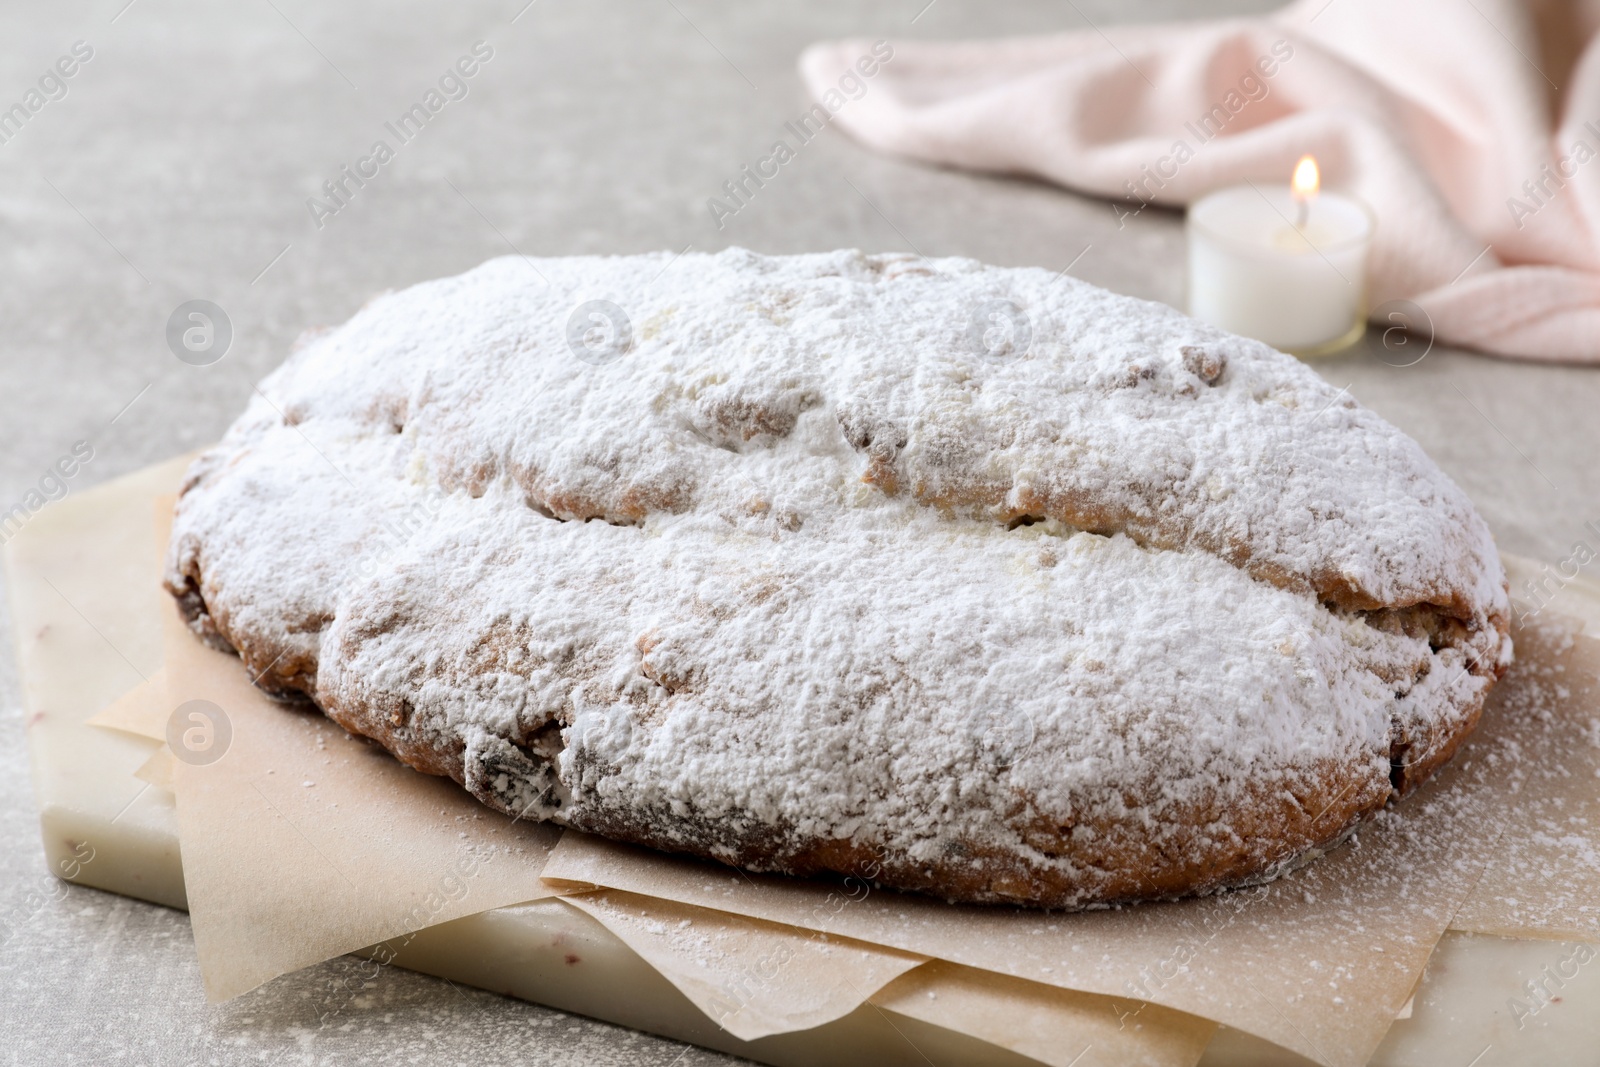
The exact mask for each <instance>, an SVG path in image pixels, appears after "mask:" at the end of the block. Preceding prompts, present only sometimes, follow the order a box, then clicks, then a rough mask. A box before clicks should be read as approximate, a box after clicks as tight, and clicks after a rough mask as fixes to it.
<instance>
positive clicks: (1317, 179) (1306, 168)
mask: <svg viewBox="0 0 1600 1067" xmlns="http://www.w3.org/2000/svg"><path fill="white" fill-rule="evenodd" d="M1289 186H1290V188H1292V189H1293V190H1294V196H1295V199H1296V200H1301V201H1305V200H1310V199H1311V198H1312V197H1314V196H1316V195H1317V190H1318V189H1321V188H1322V172H1321V171H1319V170H1318V169H1317V157H1316V156H1310V155H1306V156H1301V157H1300V162H1298V163H1296V164H1295V165H1294V178H1293V179H1292V180H1291V181H1290V182H1289Z"/></svg>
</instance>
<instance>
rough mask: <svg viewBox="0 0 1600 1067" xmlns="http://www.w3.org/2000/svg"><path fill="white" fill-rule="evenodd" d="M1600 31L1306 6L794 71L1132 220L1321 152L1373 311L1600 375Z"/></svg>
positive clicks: (861, 129) (844, 101)
mask: <svg viewBox="0 0 1600 1067" xmlns="http://www.w3.org/2000/svg"><path fill="white" fill-rule="evenodd" d="M1597 27H1600V2H1596V0H1587V2H1580V0H1544V2H1534V0H1530V2H1529V3H1527V4H1520V3H1517V2H1515V0H1403V2H1395V0H1304V2H1300V3H1294V4H1291V5H1289V6H1288V7H1286V8H1283V9H1282V10H1280V11H1278V12H1277V13H1275V14H1273V15H1271V16H1268V17H1264V18H1246V19H1230V20H1226V21H1220V22H1207V23H1188V24H1168V25H1157V26H1148V25H1145V26H1140V25H1135V26H1106V27H1104V28H1103V29H1100V28H1094V27H1090V28H1087V29H1083V30H1080V31H1077V32H1073V33H1067V34H1062V35H1059V36H1051V37H1042V38H1036V39H1015V40H994V41H974V42H928V41H919V42H894V43H893V45H892V54H891V55H890V56H889V58H888V59H887V60H885V59H883V52H884V51H886V50H887V49H884V48H883V47H882V46H881V44H880V49H879V51H878V52H876V53H874V52H873V48H872V45H871V44H870V43H868V42H864V41H842V42H829V43H823V44H817V45H814V46H812V47H811V48H809V49H807V51H806V52H805V54H804V55H803V56H802V57H801V61H800V67H801V73H802V76H803V77H804V79H805V81H806V85H807V87H808V89H809V90H810V92H811V94H812V95H813V97H815V99H817V100H818V101H819V102H820V104H819V106H822V107H824V108H825V109H826V110H827V111H829V112H830V113H831V116H830V119H829V121H832V122H836V123H837V124H838V125H839V126H840V127H842V128H843V129H845V130H846V131H847V132H849V133H850V134H851V135H852V136H853V137H855V138H856V139H858V140H860V141H861V142H863V143H864V144H866V145H869V146H871V147H873V148H876V149H879V150H881V151H885V152H892V153H896V154H899V155H904V156H910V157H913V158H916V159H922V160H927V161H929V162H933V163H940V164H947V165H951V166H957V167H967V168H971V169H974V170H985V171H999V172H1005V173H1013V174H1029V175H1035V176H1038V177H1041V178H1045V179H1048V180H1050V181H1054V182H1059V183H1061V184H1062V185H1067V186H1071V187H1072V188H1074V189H1079V190H1082V191H1085V192H1090V193H1096V194H1099V195H1102V196H1106V197H1112V198H1114V199H1113V201H1112V204H1111V210H1113V211H1114V212H1115V213H1116V214H1117V215H1118V217H1119V218H1122V217H1124V216H1126V215H1127V214H1129V213H1131V212H1136V211H1139V210H1141V208H1142V206H1143V205H1145V204H1147V203H1156V204H1164V205H1181V204H1186V203H1189V202H1190V201H1192V200H1195V199H1197V198H1199V197H1200V196H1203V195H1204V194H1206V193H1208V192H1210V191H1211V190H1213V189H1217V188H1220V187H1222V186H1225V185H1231V184H1235V183H1238V182H1243V181H1245V180H1246V179H1248V180H1251V181H1257V182H1262V181H1271V182H1276V183H1280V184H1282V183H1286V182H1287V181H1288V178H1289V175H1290V173H1291V171H1292V170H1293V168H1294V165H1295V161H1296V160H1297V159H1299V157H1300V156H1301V155H1302V154H1304V153H1308V152H1309V153H1312V154H1314V155H1315V156H1316V157H1317V160H1318V162H1319V163H1320V164H1321V166H1322V173H1323V179H1324V182H1325V184H1326V185H1327V186H1328V187H1330V188H1337V189H1342V190H1344V191H1347V192H1350V193H1353V194H1355V195H1356V196H1359V197H1360V198H1362V199H1363V200H1365V201H1367V203H1369V204H1370V205H1372V207H1373V209H1374V211H1375V212H1376V213H1377V216H1378V228H1377V233H1376V236H1375V239H1374V244H1373V249H1372V259H1371V264H1370V272H1371V278H1370V298H1371V303H1372V305H1373V306H1374V307H1377V306H1379V305H1380V304H1382V303H1384V302H1386V301H1390V300H1397V299H1405V300H1411V301H1414V302H1415V303H1416V304H1417V305H1419V306H1420V307H1421V308H1422V310H1423V311H1424V312H1426V315H1427V318H1428V319H1431V326H1432V329H1433V331H1434V335H1435V336H1436V337H1438V338H1439V339H1440V340H1441V341H1445V342H1449V343H1452V344H1457V345H1463V346H1467V347H1472V348H1477V349H1481V350H1483V351H1485V352H1492V353H1495V354H1498V355H1503V356H1514V357H1520V358H1526V359H1543V360H1555V361H1561V362H1569V363H1597V362H1600V159H1597V158H1596V157H1597V155H1600V45H1597V44H1596V35H1595V32H1594V31H1595V29H1596V28H1597ZM863 57H868V63H867V64H862V58H863ZM869 66H870V68H872V70H873V72H872V74H871V76H870V77H865V78H864V77H851V76H847V74H848V72H849V71H851V70H856V71H860V72H863V73H864V72H865V71H866V70H867V69H869ZM846 105H847V106H846Z"/></svg>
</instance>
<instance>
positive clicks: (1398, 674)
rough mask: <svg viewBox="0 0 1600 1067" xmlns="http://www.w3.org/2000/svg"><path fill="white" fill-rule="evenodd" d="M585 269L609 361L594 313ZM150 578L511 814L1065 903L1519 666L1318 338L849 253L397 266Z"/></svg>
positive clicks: (1379, 799)
mask: <svg viewBox="0 0 1600 1067" xmlns="http://www.w3.org/2000/svg"><path fill="white" fill-rule="evenodd" d="M595 300H603V301H609V302H611V303H612V304H614V305H615V306H616V307H618V308H620V309H621V310H622V312H623V314H625V315H626V317H627V327H626V330H625V332H626V333H627V334H628V335H629V336H630V337H631V346H630V347H628V349H627V350H626V351H625V352H617V351H613V350H607V349H605V348H604V347H602V348H601V349H600V350H599V353H600V355H601V356H602V357H609V356H613V355H616V356H618V357H619V358H615V359H611V360H610V361H609V362H599V363H595V362H591V361H588V360H585V359H580V358H577V356H578V354H584V355H591V356H592V355H593V354H592V353H590V352H588V351H587V350H584V349H583V346H582V345H581V344H579V345H578V347H577V349H575V348H574V346H573V345H572V344H571V343H569V326H570V325H571V323H570V320H571V319H572V316H573V311H574V308H576V307H578V306H580V305H582V304H584V303H586V302H589V301H595ZM1008 320H1009V327H1010V328H1009V331H1007V329H1006V327H1007V326H1008ZM975 322H976V325H974V323H975ZM583 325H584V322H583V321H582V320H581V319H580V321H579V322H578V323H577V326H576V329H577V330H578V331H579V332H580V333H581V329H582V327H583ZM611 325H612V326H613V327H614V326H615V325H616V324H615V323H613V324H611ZM1002 334H1004V335H1005V336H1004V337H1002V336H1001V335H1002ZM571 336H577V335H576V334H571ZM1007 338H1009V343H1008V342H1007ZM864 476H865V479H866V480H865V481H864V480H863V478H864ZM1018 523H1026V524H1025V525H1018ZM168 582H169V585H170V586H171V587H172V589H173V591H174V592H175V593H176V594H178V595H180V596H181V597H187V598H188V599H187V605H188V608H189V610H190V613H191V615H192V616H193V617H194V618H195V619H196V623H197V625H198V626H199V627H200V628H201V629H202V630H210V631H214V632H217V633H220V634H221V635H222V636H224V637H225V638H226V639H227V640H228V641H229V642H230V643H232V644H233V645H234V646H235V647H238V648H240V650H241V651H242V652H243V653H244V655H245V657H246V659H247V661H249V662H250V663H251V665H252V666H253V668H254V669H255V670H257V671H263V670H264V671H266V677H265V684H271V685H274V686H276V687H278V688H284V689H299V690H302V691H304V692H306V693H307V694H309V695H310V696H311V697H312V698H313V699H314V700H316V702H317V703H318V704H319V705H320V706H321V707H322V708H323V709H324V710H326V711H327V712H328V713H329V714H330V715H331V716H333V717H335V718H336V719H338V720H339V721H340V722H342V723H344V724H345V725H346V726H347V727H350V728H351V729H354V730H357V731H359V732H362V733H367V734H369V735H371V736H374V737H378V738H379V739H380V740H382V741H383V742H384V744H386V745H388V746H389V747H390V748H391V749H392V750H394V751H395V752H396V753H397V754H398V755H400V756H401V757H402V758H404V759H407V760H408V762H412V763H413V764H414V765H418V766H421V767H423V768H424V769H428V770H432V771H434V772H435V773H450V774H452V775H454V776H456V777H457V778H458V779H460V780H462V781H463V782H464V784H465V785H466V786H467V787H468V788H469V789H471V790H472V791H473V792H474V793H475V794H477V795H478V796H479V797H481V798H482V799H484V800H485V801H486V802H488V803H491V804H493V805H494V806H496V807H499V808H501V809H502V810H506V811H510V812H514V813H517V814H525V815H527V816H528V817H542V818H553V819H556V820H558V821H561V822H563V823H565V824H567V825H571V826H576V827H580V828H585V829H591V830H595V831H598V832H603V833H608V834H610V835H612V836H619V837H625V838H627V839H630V840H636V841H644V842H646V843H650V844H654V845H657V846H659V847H668V848H681V849H684V850H688V851H694V852H698V853H700V854H704V855H714V856H717V857H719V858H723V859H727V860H729V861H732V862H740V863H744V864H746V865H750V866H759V867H765V868H769V869H779V870H797V871H802V872H810V871H814V870H843V871H846V873H848V872H849V871H851V870H853V869H855V868H856V867H858V866H859V865H860V857H861V856H862V855H863V854H870V855H872V856H875V857H878V859H877V860H876V861H874V862H875V866H876V867H877V868H878V870H874V871H873V872H870V873H872V874H873V875H874V876H880V875H881V877H883V878H884V880H886V881H889V882H890V883H891V884H899V885H907V886H913V887H918V888H928V889H932V890H934V891H936V892H944V893H945V894H946V895H949V896H955V897H961V898H963V899H1017V900H1026V901H1031V902H1036V903H1050V904H1081V903H1088V902H1093V901H1097V900H1105V899H1118V898H1125V897H1128V896H1137V895H1146V894H1160V893H1171V892H1184V891H1192V890H1196V889H1204V888H1209V887H1210V886H1212V885H1216V884H1221V883H1223V882H1228V881H1237V880H1239V879H1241V878H1245V877H1254V876H1259V875H1260V874H1262V873H1264V872H1265V871H1267V870H1268V869H1270V868H1272V867H1273V866H1274V865H1277V864H1281V863H1283V862H1285V861H1288V860H1291V859H1293V857H1294V856H1296V855H1298V854H1299V853H1300V852H1302V851H1304V850H1305V849H1307V848H1310V847H1313V846H1314V845H1316V844H1317V843H1319V842H1324V841H1327V840H1330V839H1332V838H1334V837H1336V836H1337V835H1338V834H1339V833H1341V832H1343V830H1344V829H1345V828H1347V827H1348V825H1350V823H1351V821H1352V820H1353V819H1354V818H1357V817H1359V815H1360V814H1361V813H1362V812H1364V811H1370V810H1372V809H1373V808H1375V807H1377V806H1379V805H1381V804H1382V803H1383V802H1384V801H1385V800H1386V799H1387V798H1388V797H1389V795H1390V787H1391V781H1393V782H1395V783H1397V784H1403V785H1409V784H1411V783H1410V782H1409V781H1406V780H1405V778H1404V772H1405V767H1406V766H1408V765H1415V766H1417V767H1418V768H1419V776H1420V775H1422V774H1425V773H1426V772H1427V771H1429V770H1431V769H1432V767H1433V766H1434V765H1436V763H1437V762H1438V761H1439V760H1442V759H1443V758H1445V757H1446V756H1448V753H1449V751H1451V750H1453V747H1454V745H1455V744H1456V743H1458V742H1459V740H1460V737H1461V736H1462V734H1463V733H1464V732H1465V730H1466V729H1468V728H1470V725H1471V722H1472V721H1473V719H1474V718H1475V716H1476V713H1477V710H1478V708H1479V707H1481V704H1482V700H1483V696H1484V694H1485V693H1486V692H1487V690H1488V688H1489V686H1490V685H1492V683H1493V680H1494V678H1495V677H1496V676H1497V673H1498V672H1499V671H1500V670H1503V668H1504V666H1505V664H1506V663H1507V662H1509V654H1510V646H1509V641H1508V640H1507V639H1506V638H1505V636H1504V630H1505V620H1506V613H1507V606H1506V595H1505V584H1504V575H1503V572H1502V571H1501V569H1500V566H1499V562H1498V558H1497V556H1496V554H1495V551H1494V546H1493V543H1492V540H1491V538H1490V536H1489V534H1488V531H1487V529H1486V527H1485V526H1484V524H1483V522H1482V520H1481V519H1480V518H1479V517H1478V516H1477V514H1476V513H1475V512H1474V510H1473V509H1472V506H1471V504H1470V502H1469V501H1468V500H1467V499H1466V498H1465V496H1464V494H1462V493H1461V491H1460V490H1459V489H1458V488H1457V487H1456V486H1455V485H1454V484H1453V483H1451V482H1450V480H1449V479H1448V478H1447V477H1446V476H1445V475H1444V474H1443V473H1442V472H1440V471H1439V470H1438V469H1437V468H1436V467H1435V466H1434V465H1433V464H1432V463H1431V461H1429V460H1428V459H1427V457H1426V456H1425V455H1423V453H1422V452H1421V450H1420V449H1419V448H1418V447H1417V446H1416V445H1415V443H1413V442H1412V441H1410V440H1409V439H1408V438H1406V437H1405V436H1404V435H1402V434H1400V433H1399V432H1398V431H1396V430H1395V429H1394V428H1392V427H1390V426H1389V425H1388V424H1386V423H1384V422H1383V421H1382V420H1381V419H1379V418H1378V417H1377V416H1376V415H1373V414H1372V413H1371V412H1369V411H1367V410H1365V409H1363V408H1361V407H1360V406H1359V405H1356V404H1355V403H1354V402H1353V401H1351V400H1350V399H1349V398H1348V397H1345V396H1343V395H1342V394H1340V393H1338V392H1336V391H1335V390H1333V389H1331V388H1330V387H1328V386H1327V385H1326V384H1325V383H1323V382H1322V381H1321V379H1319V378H1318V377H1317V376H1316V375H1314V374H1313V373H1311V372H1310V371H1309V370H1308V369H1306V368H1305V367H1303V366H1302V365H1300V364H1299V363H1298V362H1296V361H1294V360H1292V359H1290V358H1288V357H1286V356H1283V355H1281V354H1280V353H1277V352H1274V351H1272V350H1271V349H1268V348H1266V347H1265V346H1263V345H1260V344H1257V343H1255V342H1251V341H1246V340H1242V339H1239V338H1235V337H1231V336H1228V335H1225V334H1222V333H1220V332H1218V331H1216V330H1214V329H1211V328H1209V327H1206V326H1204V325H1201V324H1199V323H1196V322H1193V321H1192V320H1189V319H1187V318H1185V317H1183V316H1181V315H1179V314H1178V313H1176V312H1174V311H1172V310H1171V309H1168V308H1165V307H1163V306H1160V305H1155V304H1150V303H1145V302H1142V301H1136V300H1131V299H1128V298H1125V297H1119V296H1116V295H1113V294H1110V293H1107V292H1104V291H1102V290H1099V289H1096V288H1094V287H1092V286H1089V285H1086V284H1084V283H1081V282H1078V281H1076V280H1074V279H1072V278H1064V277H1057V276H1055V275H1053V274H1051V273H1050V272H1047V271H1041V270H1028V269H1023V270H1007V269H999V268H993V267H986V266H983V265H981V264H978V263H975V262H972V261H969V260H957V259H949V260H933V261H929V260H924V259H920V258H911V257H900V256H865V255H862V254H860V253H857V252H837V253H830V254H825V255H807V256H791V257H764V256H759V255H755V254H753V253H749V252H745V251H742V250H729V251H727V252H723V253H720V254H718V255H714V256H696V255H685V256H682V257H680V258H679V259H678V260H676V261H674V260H673V259H672V257H670V256H668V255H651V256H634V257H614V258H571V259H544V260H535V261H531V262H530V261H523V260H521V259H518V258H505V259H499V260H494V261H491V262H489V263H486V264H484V265H483V266H481V267H479V268H478V269H476V270H474V271H471V272H469V273H468V274H465V275H462V276H460V277H457V278H449V279H443V280H441V281H436V282H430V283H426V284H424V285H420V286H416V287H414V288H412V289H408V290H406V291H404V292H400V293H393V294H388V295H385V296H382V297H379V298H378V299H376V300H375V301H373V302H372V303H371V304H370V305H368V307H367V308H365V309H363V311H362V312H361V313H359V314H358V315H357V316H356V317H355V318H353V319H352V320H351V321H350V322H349V323H347V324H345V325H344V326H342V327H340V328H338V329H336V330H333V331H331V332H327V333H324V334H322V335H319V336H317V337H315V338H312V339H311V340H310V341H309V342H308V343H307V344H305V345H304V347H302V348H301V349H299V350H298V351H297V352H296V353H295V355H294V356H293V357H291V359H290V360H289V361H288V362H287V363H286V364H285V365H284V367H282V368H281V369H280V370H279V371H277V372H275V373H274V374H273V375H272V376H271V377H270V378H269V379H267V380H266V381H265V382H263V384H262V386H261V395H260V396H258V397H257V398H256V399H255V400H254V401H253V402H252V404H251V406H250V409H249V410H248V411H247V412H246V413H245V415H244V416H243V417H241V419H240V420H239V422H238V423H237V424H236V425H235V426H234V427H233V429H231V430H230V432H229V434H228V436H227V437H226V439H225V440H224V441H223V442H222V443H221V444H220V445H219V446H217V448H216V449H214V450H212V451H211V452H209V453H208V454H207V455H206V456H205V457H204V458H202V459H201V460H200V461H199V462H198V463H197V465H196V469H195V472H194V474H193V476H192V478H191V484H190V485H189V486H188V487H187V488H186V492H185V495H184V496H183V498H182V500H181V502H180V505H179V510H178V516H177V522H176V526H175V536H174V541H173V556H172V566H171V568H170V573H169V578H168ZM1407 609H1410V610H1407ZM1395 759H1398V761H1399V764H1400V767H1399V769H1398V770H1396V769H1395V767H1393V766H1392V765H1391V763H1392V760H1395ZM1264 798H1266V799H1264ZM1280 808H1281V809H1282V810H1280ZM1284 811H1288V812H1290V815H1289V816H1287V817H1286V816H1285V815H1284V814H1283V812H1284ZM1319 811H1320V813H1319ZM1295 812H1299V814H1293V813H1295ZM1321 813H1327V814H1326V817H1325V818H1324V817H1323V814H1321ZM1285 818H1287V819H1288V822H1289V823H1293V824H1295V825H1292V826H1289V827H1288V829H1285V830H1283V831H1282V833H1281V834H1280V835H1279V836H1276V837H1274V824H1280V823H1282V822H1283V820H1284V819H1285ZM857 873H859V872H857ZM1130 887H1132V888H1130Z"/></svg>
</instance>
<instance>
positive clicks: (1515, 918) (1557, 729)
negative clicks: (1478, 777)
mask: <svg viewBox="0 0 1600 1067" xmlns="http://www.w3.org/2000/svg"><path fill="white" fill-rule="evenodd" d="M1556 625H1559V623H1557V624H1556ZM1506 683H1507V684H1509V685H1515V686H1524V687H1539V688H1543V689H1547V690H1550V693H1549V699H1548V700H1547V701H1546V702H1547V703H1549V704H1551V705H1554V706H1555V707H1556V708H1557V709H1558V710H1557V711H1556V713H1555V714H1554V715H1553V716H1552V717H1551V720H1550V722H1549V724H1548V728H1547V729H1544V730H1539V731H1533V732H1531V736H1530V737H1529V739H1528V742H1527V748H1526V750H1525V751H1523V752H1521V753H1519V758H1520V762H1521V763H1522V765H1523V766H1524V767H1527V768H1530V769H1531V773H1530V774H1529V775H1528V778H1527V781H1526V784H1525V785H1524V787H1523V788H1521V789H1520V790H1519V791H1518V792H1517V793H1516V794H1515V795H1513V796H1510V797H1508V798H1507V801H1506V802H1507V804H1508V806H1509V808H1510V816H1509V823H1508V825H1507V827H1506V830H1505V834H1504V836H1503V837H1502V838H1501V841H1500V848H1499V849H1498V850H1497V855H1496V857H1495V861H1494V862H1493V863H1492V864H1490V865H1489V867H1488V868H1487V869H1486V870H1485V871H1484V874H1483V878H1482V880H1481V881H1479V883H1478V885H1477V887H1476V888H1475V889H1474V890H1473V893H1472V895H1471V896H1470V897H1469V898H1468V899H1467V901H1466V903H1465V904H1463V905H1462V908H1461V911H1460V913H1459V914H1457V915H1456V918H1455V921H1454V922H1452V923H1451V926H1452V927H1453V928H1455V929H1457V930H1464V931H1467V932H1469V933H1482V934H1495V935H1498V936H1501V937H1548V938H1554V939H1558V940H1572V941H1600V641H1596V640H1593V639H1591V638H1588V637H1581V638H1578V639H1577V640H1576V641H1574V643H1573V648H1572V651H1571V653H1570V655H1569V656H1567V657H1566V658H1565V659H1564V660H1563V661H1560V662H1555V663H1553V664H1551V665H1550V668H1549V669H1548V670H1546V671H1543V672H1538V673H1536V672H1534V671H1520V672H1518V673H1517V674H1516V675H1515V676H1514V677H1511V678H1508V679H1506Z"/></svg>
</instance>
